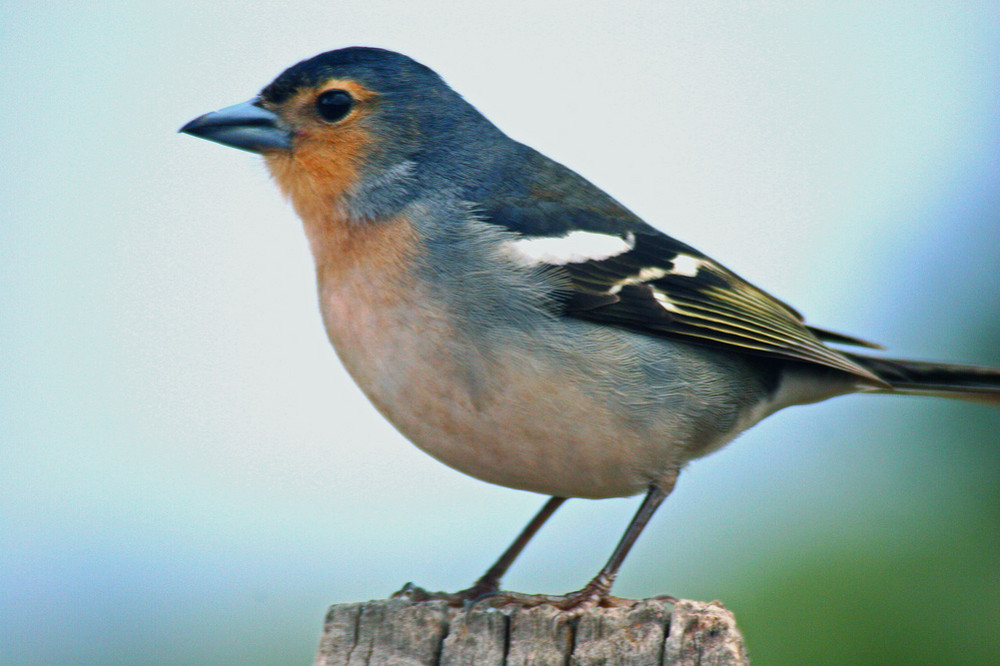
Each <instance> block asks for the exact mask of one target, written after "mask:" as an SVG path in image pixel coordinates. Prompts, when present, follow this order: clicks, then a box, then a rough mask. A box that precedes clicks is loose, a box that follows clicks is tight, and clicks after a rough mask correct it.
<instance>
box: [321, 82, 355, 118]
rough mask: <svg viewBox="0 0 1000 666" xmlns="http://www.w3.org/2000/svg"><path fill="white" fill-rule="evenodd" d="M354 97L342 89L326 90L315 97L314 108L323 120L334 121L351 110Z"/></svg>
mask: <svg viewBox="0 0 1000 666" xmlns="http://www.w3.org/2000/svg"><path fill="white" fill-rule="evenodd" d="M353 105H354V99H353V98H352V97H351V95H350V93H348V92H346V91H344V90H327V91H326V92H325V93H323V94H322V95H320V96H319V97H317V98H316V110H317V111H318V112H319V115H320V116H321V117H322V118H323V120H325V121H327V122H330V123H335V122H337V121H338V120H343V118H344V116H346V115H347V114H348V113H350V112H351V106H353Z"/></svg>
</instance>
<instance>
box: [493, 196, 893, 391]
mask: <svg viewBox="0 0 1000 666" xmlns="http://www.w3.org/2000/svg"><path fill="white" fill-rule="evenodd" d="M539 212H540V209H539V208H538V207H537V206H533V207H532V208H531V209H526V208H515V207H512V206H494V207H492V208H486V209H484V210H482V213H483V218H484V219H485V220H486V221H488V222H492V223H494V224H498V225H500V226H503V227H505V228H507V229H508V230H510V231H513V232H515V234H516V236H515V239H516V240H513V241H511V242H509V243H508V244H507V247H506V248H505V251H506V252H507V253H508V254H509V255H510V256H511V258H512V259H514V260H515V261H518V262H520V263H522V264H530V265H538V266H541V267H545V268H546V269H547V270H554V271H558V272H559V273H560V274H562V275H564V276H565V277H566V278H568V283H569V285H570V286H571V289H570V293H569V294H566V295H564V296H563V298H562V299H561V302H562V303H563V308H564V309H563V313H564V314H565V315H568V316H573V317H578V318H580V319H586V320H589V321H593V322H598V323H602V324H609V325H614V326H621V327H624V328H628V329H631V330H634V331H638V332H641V333H645V334H647V335H656V336H662V337H672V338H680V339H685V340H688V341H691V342H696V343H702V344H709V345H714V346H721V347H725V348H729V349H733V350H738V351H741V352H744V353H749V354H758V355H764V356H771V357H778V358H784V359H791V360H796V361H803V362H807V363H816V364H819V365H823V366H827V367H831V368H836V369H838V370H842V371H844V372H848V373H851V374H854V375H857V376H860V377H864V378H866V379H869V380H874V381H876V382H878V383H881V380H879V379H878V378H877V377H876V376H875V375H874V374H873V373H871V372H870V371H869V370H867V369H865V368H863V367H861V366H860V365H858V364H857V363H855V362H853V361H852V360H851V359H849V358H848V357H847V356H845V355H844V354H841V353H840V352H838V351H837V350H835V349H831V348H830V347H827V346H826V345H825V344H823V341H824V340H826V341H829V342H835V343H840V344H855V345H862V346H868V347H875V346H876V345H872V344H871V343H867V342H865V341H863V340H859V339H857V338H852V337H849V336H845V335H841V334H838V333H832V332H829V331H824V330H821V329H816V328H811V327H809V326H807V325H806V324H805V323H804V321H803V318H802V316H801V315H800V314H799V313H798V312H796V311H795V310H794V309H793V308H791V307H790V306H788V305H786V304H785V303H782V302H781V301H779V300H778V299H776V298H774V297H773V296H771V295H769V294H767V293H766V292H764V291H762V290H761V289H758V288H757V287H755V286H754V285H752V284H750V283H749V282H747V281H746V280H744V279H743V278H741V277H739V276H738V275H736V274H735V273H733V272H732V271H730V270H729V269H727V268H725V267H724V266H722V265H721V264H719V263H718V262H716V261H714V260H712V259H711V258H709V257H707V256H705V255H704V254H703V253H701V252H699V251H698V250H696V249H694V248H693V247H690V246H689V245H686V244H684V243H681V242H680V241H677V240H674V239H673V238H671V237H669V236H667V235H666V234H663V233H661V232H659V231H657V230H656V229H654V228H652V227H650V226H648V225H646V224H644V223H642V222H640V221H638V220H633V219H627V218H624V219H623V218H609V217H608V216H607V215H601V214H598V213H595V211H592V210H587V209H580V210H577V211H575V214H574V211H572V210H568V209H566V208H561V210H559V214H558V216H555V217H553V216H551V215H545V216H544V218H543V219H537V216H538V213H539ZM570 219H572V220H573V222H572V224H571V223H570V221H569V220H570Z"/></svg>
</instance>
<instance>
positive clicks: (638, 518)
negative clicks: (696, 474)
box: [486, 473, 677, 612]
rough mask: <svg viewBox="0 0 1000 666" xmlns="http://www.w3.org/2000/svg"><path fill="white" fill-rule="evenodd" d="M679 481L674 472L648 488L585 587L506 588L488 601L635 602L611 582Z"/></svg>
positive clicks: (570, 605)
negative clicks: (549, 590) (553, 591)
mask: <svg viewBox="0 0 1000 666" xmlns="http://www.w3.org/2000/svg"><path fill="white" fill-rule="evenodd" d="M676 481H677V474H676V473H674V474H672V475H671V476H670V477H669V478H667V479H664V480H663V481H662V482H660V483H658V484H653V485H652V486H650V488H649V492H648V493H646V497H645V499H643V501H642V504H641V505H640V506H639V510H638V511H636V514H635V517H634V518H632V522H630V523H629V525H628V528H627V529H626V530H625V534H623V535H622V538H621V541H619V542H618V546H617V547H615V550H614V552H613V553H611V557H610V558H609V559H608V562H607V564H605V565H604V567H603V568H602V569H601V570H600V572H599V573H598V574H597V575H596V576H595V577H594V579H593V580H591V581H590V582H589V583H587V584H586V585H585V586H584V587H583V589H581V590H577V591H576V592H570V593H569V594H565V595H561V596H558V595H547V594H521V593H519V592H506V591H504V592H498V593H496V594H493V595H490V596H489V597H488V598H487V599H486V601H487V602H488V603H490V604H491V605H495V606H499V605H504V604H520V605H522V606H528V607H531V606H541V605H542V604H551V605H553V606H555V607H557V608H559V609H560V610H564V611H571V612H580V611H583V610H586V609H588V608H592V607H594V606H624V605H629V604H632V603H633V601H632V600H630V599H621V598H618V597H612V596H611V594H610V592H611V585H612V583H614V580H615V577H616V576H617V575H618V569H619V568H620V567H621V565H622V562H624V561H625V556H626V555H628V552H629V551H630V550H631V549H632V546H633V545H634V544H635V541H636V539H638V538H639V534H640V533H641V532H642V530H643V528H644V527H646V523H648V522H649V519H650V518H652V517H653V513H654V512H655V511H656V509H657V507H659V506H660V504H662V503H663V500H664V499H666V498H667V495H669V494H670V491H671V490H673V488H674V484H675V483H676ZM660 598H662V599H666V600H668V601H673V598H672V597H666V596H664V597H660Z"/></svg>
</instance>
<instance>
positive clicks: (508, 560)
mask: <svg viewBox="0 0 1000 666" xmlns="http://www.w3.org/2000/svg"><path fill="white" fill-rule="evenodd" d="M565 501H566V498H565V497H550V498H549V501H548V502H546V503H545V506H543V507H542V508H541V510H540V511H539V512H538V513H537V514H535V517H534V518H532V519H531V522H529V523H528V524H527V525H526V526H525V528H524V529H523V530H521V533H520V534H518V535H517V538H516V539H514V542H513V543H512V544H510V546H508V547H507V550H505V551H504V552H503V554H502V555H501V556H500V558H499V559H498V560H497V561H496V562H495V563H494V564H493V566H491V567H490V568H489V569H487V570H486V573H484V574H483V575H482V576H480V578H479V580H477V581H476V582H475V583H473V584H472V587H469V588H467V589H464V590H460V591H458V592H427V591H426V590H424V589H423V588H420V587H417V586H415V585H414V584H413V583H407V584H406V585H404V586H403V589H401V590H399V591H398V592H396V593H395V594H393V595H392V596H393V598H396V597H405V598H407V599H411V600H413V601H427V600H430V599H442V600H444V601H447V602H448V603H449V604H451V605H453V606H461V605H462V604H464V603H466V602H469V601H475V600H477V599H480V598H482V597H486V596H491V595H494V594H496V593H497V592H498V591H499V590H500V579H501V578H502V577H503V575H504V574H505V573H507V569H509V568H510V565H511V564H513V563H514V560H515V559H517V556H518V555H520V554H521V551H522V550H524V547H525V546H527V545H528V542H529V541H531V538H532V537H533V536H535V534H536V533H537V532H538V530H539V529H541V527H542V525H544V524H545V522H546V521H547V520H548V519H549V518H550V517H551V516H552V514H553V513H555V512H556V509H558V508H559V507H560V506H561V505H562V503H563V502H565Z"/></svg>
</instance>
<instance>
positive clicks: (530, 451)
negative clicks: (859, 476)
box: [181, 47, 1000, 610]
mask: <svg viewBox="0 0 1000 666" xmlns="http://www.w3.org/2000/svg"><path fill="white" fill-rule="evenodd" d="M181 131H182V132H186V133H188V134H192V135H195V136H199V137H202V138H205V139H209V140H211V141H216V142H218V143H222V144H225V145H228V146H233V147H235V148H241V149H243V150H248V151H251V152H254V153H260V154H261V155H263V157H264V161H265V163H266V164H267V167H268V169H269V170H270V172H271V174H273V176H274V179H275V181H276V182H277V184H278V186H279V187H280V188H281V190H282V192H284V194H285V195H286V196H287V197H288V198H289V199H290V200H291V202H292V205H293V206H294V207H295V210H296V212H297V213H298V215H299V217H301V218H302V221H303V223H304V226H305V231H306V235H307V236H308V238H309V243H310V247H311V250H312V254H313V257H314V258H315V263H316V275H317V280H318V286H319V300H320V307H321V309H322V313H323V321H324V324H325V326H326V331H327V333H328V335H329V338H330V340H331V342H332V343H333V346H334V348H335V349H336V351H337V354H338V355H339V356H340V359H341V361H342V362H343V364H344V366H345V367H346V369H347V371H348V372H349V373H350V374H351V376H352V377H353V378H354V380H355V381H356V382H357V384H358V386H359V387H360V388H361V390H362V391H364V393H365V394H366V395H367V396H368V398H369V399H370V400H371V401H372V403H374V405H375V406H376V407H377V408H378V410H379V411H380V412H381V413H382V414H383V415H385V417H386V418H387V419H389V421H391V422H392V423H393V424H394V425H395V426H396V427H397V428H398V429H399V431H400V432H402V433H403V434H404V435H405V436H406V437H407V438H409V439H410V440H411V441H412V442H413V443H414V444H416V445H417V446H418V447H420V448H421V449H423V450H424V451H426V452H427V453H429V454H430V455H432V456H434V457H435V458H437V459H438V460H441V461H442V462H444V463H445V464H447V465H450V466H452V467H454V468H455V469H458V470H460V471H462V472H465V473H466V474H470V475H472V476H474V477H476V478H479V479H482V480H484V481H489V482H491V483H497V484H500V485H504V486H509V487H512V488H520V489H522V490H530V491H534V492H538V493H545V494H547V495H551V496H552V499H550V500H549V501H548V502H547V503H546V504H545V506H544V507H543V509H542V510H541V511H540V512H539V514H538V515H537V516H535V518H534V519H533V520H532V521H531V523H530V524H529V525H528V526H527V527H526V528H525V530H524V531H523V532H522V533H521V535H520V536H519V537H518V538H517V539H516V540H515V541H514V543H513V544H512V545H511V546H510V548H508V550H507V551H506V552H505V553H504V554H503V555H502V556H501V558H500V559H499V560H498V561H497V563H496V564H495V565H494V566H493V567H492V568H491V569H490V570H489V571H488V572H487V573H486V574H485V575H484V576H483V577H482V578H481V579H480V580H479V581H477V583H476V584H475V585H473V586H472V587H471V588H469V589H468V590H463V591H462V592H458V593H453V594H444V593H436V594H434V595H431V594H429V593H426V592H424V591H422V590H420V589H419V588H414V587H408V588H407V589H406V590H405V593H406V594H407V595H409V596H410V597H411V598H418V599H424V598H428V597H432V596H433V597H439V598H445V599H448V600H449V601H451V602H454V603H460V602H462V601H465V600H469V599H475V598H479V597H481V596H484V595H487V596H490V595H491V596H493V597H494V600H495V601H496V602H497V603H502V602H518V603H524V604H528V605H533V604H539V603H553V604H555V605H557V606H559V607H560V608H562V609H567V610H568V609H576V610H579V609H582V608H586V607H589V606H593V605H596V604H603V605H611V604H617V603H624V601H623V600H619V599H617V598H615V597H612V596H610V588H611V584H612V582H613V580H614V577H615V575H616V573H617V571H618V568H619V566H620V565H621V563H622V560H623V559H624V558H625V556H626V554H627V553H628V551H629V549H630V548H631V546H632V544H633V543H634V541H635V539H636V538H637V537H638V535H639V533H640V532H641V530H642V529H643V527H644V526H645V524H646V522H647V521H648V520H649V518H650V517H651V516H652V514H653V512H654V511H655V510H656V508H657V507H658V506H659V504H660V503H661V502H662V501H663V499H664V498H665V497H666V496H667V495H668V494H669V493H670V491H671V489H672V488H673V486H674V483H675V481H676V479H677V475H678V473H679V472H680V470H681V469H682V468H683V467H684V465H685V464H686V463H687V462H688V461H690V460H692V459H694V458H697V457H699V456H703V455H705V454H707V453H709V452H711V451H714V450H716V449H718V448H719V447H721V446H723V445H725V444H726V443H727V442H729V441H730V440H732V439H733V438H734V437H736V436H737V435H738V434H739V433H740V432H742V431H743V430H745V429H747V428H749V427H750V426H752V425H753V424H755V423H756V422H758V421H760V420H761V419H762V418H764V417H765V416H767V415H769V414H771V413H773V412H775V411H777V410H778V409H781V408H783V407H787V406H789V405H797V404H803V403H811V402H816V401H819V400H824V399H827V398H831V397H834V396H838V395H843V394H847V393H855V392H868V393H906V394H916V395H938V396H944V397H950V398H965V399H970V400H977V401H981V402H986V403H990V404H993V405H1000V370H993V369H986V368H974V367H965V366H955V365H944V364H937V363H924V362H918V361H903V360H890V359H883V358H877V357H873V356H870V355H865V354H861V353H857V352H856V351H847V350H841V349H839V348H834V347H831V346H829V344H830V343H833V344H836V345H839V346H854V347H858V346H860V347H875V345H872V344H870V343H867V342H864V341H862V340H859V339H857V338H853V337H849V336H845V335H841V334H837V333H833V332H830V331H825V330H821V329H818V328H816V327H813V326H809V325H807V324H805V323H804V321H803V319H802V317H801V316H800V315H799V314H798V313H797V312H796V311H795V310H793V309H792V308H791V307H789V306H788V305H786V304H784V303H782V302H781V301H779V300H777V299H775V298H773V297H772V296H770V295H768V294H767V293H765V292H763V291H761V290H760V289H758V288H757V287H755V286H753V285H752V284H750V283H749V282H746V281H745V280H743V279H742V278H740V277H739V276H737V275H736V274H734V273H733V272H732V271H729V270H728V269H726V268H725V267H723V266H722V265H720V264H719V263H717V262H715V261H713V260H712V259H710V258H709V257H707V256H705V255H704V254H702V253H701V252H699V251H698V250H696V249H694V248H693V247H691V246H689V245H685V244H684V243H681V242H679V241H677V240H674V239H673V238H670V237H669V236H666V235H664V234H663V233H661V232H659V231H657V230H656V229H654V228H653V227H651V226H649V225H648V224H646V223H645V222H643V221H642V220H640V219H639V218H638V217H636V216H635V215H634V214H633V213H631V212H630V211H629V210H628V209H626V208H625V207H624V206H622V205H621V204H620V203H618V202H617V201H615V200H614V199H612V198H611V197H610V196H608V195H607V194H605V193H604V192H603V191H601V190H600V189H598V188H597V187H595V186H594V185H592V184H591V183H589V182H588V181H586V180H584V179H583V178H582V177H580V176H579V175H577V174H576V173H574V172H573V171H571V170H569V169H567V168H566V167H564V166H562V165H561V164H558V163H556V162H554V161H552V160H550V159H548V158H547V157H545V156H544V155H541V154H540V153H538V152H536V151H534V150H532V149H531V148H529V147H527V146H525V145H522V144H520V143H517V142H516V141H513V140H511V139H510V138H508V137H507V136H506V135H504V134H503V133H502V132H501V131H500V130H499V129H497V127H496V126H495V125H493V124H492V123H491V122H490V121H489V120H487V119H486V118H485V117H484V116H483V115H482V114H480V113H479V112H478V111H477V110H476V109H474V108H473V107H472V106H471V105H470V104H468V103H467V102H466V101H465V100H463V99H462V98H461V97H460V96H459V95H458V94H457V93H456V92H455V91H453V90H452V89H451V88H449V87H448V86H447V85H446V84H445V83H444V82H443V81H442V80H441V78H440V77H439V76H438V75H437V74H435V73H434V72H433V71H431V70H430V69H428V68H427V67H425V66H423V65H421V64H419V63H417V62H415V61H414V60H411V59H410V58H408V57H406V56H404V55H401V54H398V53H393V52H391V51H385V50H381V49H374V48H360V47H355V48H345V49H340V50H337V51H330V52H328V53H323V54H321V55H318V56H316V57H314V58H311V59H309V60H305V61H303V62H300V63H298V64H297V65H295V66H293V67H291V68H289V69H288V70H286V71H285V72H284V73H282V74H281V75H280V76H279V77H278V78H277V79H275V80H274V81H273V82H272V83H270V84H269V85H268V86H267V87H265V88H264V89H263V90H262V91H261V92H260V94H259V95H258V96H257V97H255V98H253V99H252V100H251V101H248V102H246V103H243V104H238V105H236V106H232V107H229V108H227V109H223V110H222V111H217V112H214V113H209V114H206V115H204V116H201V117H199V118H197V119H195V120H193V121H191V122H190V123H188V124H187V125H185V126H184V127H183V128H182V130H181ZM643 491H646V496H645V499H644V501H643V503H642V505H641V507H640V508H639V511H638V513H637V514H636V516H635V518H634V519H633V520H632V522H631V523H630V525H629V527H628V529H627V530H626V532H625V534H624V536H623V537H622V539H621V541H620V543H619V544H618V546H617V547H616V549H615V550H614V552H613V554H612V556H611V558H610V559H609V560H608V562H607V564H606V565H605V567H604V568H603V569H602V570H601V571H600V573H599V574H598V575H597V576H596V577H595V578H594V579H593V580H592V581H591V582H590V583H588V584H587V585H586V586H585V587H584V588H583V589H581V590H579V591H577V592H573V593H570V594H567V595H563V596H546V595H524V594H517V593H513V592H500V591H499V590H500V587H499V585H500V577H501V576H502V575H503V573H504V572H505V571H506V569H507V567H508V566H509V565H510V564H511V562H512V561H513V560H514V558H515V557H516V556H517V555H518V553H519V552H520V551H521V549H522V548H523V547H524V546H525V544H526V543H527V542H528V540H529V539H530V538H531V536H532V535H533V534H534V533H535V531H536V530H537V529H538V528H539V527H541V525H542V523H544V522H545V520H546V519H547V518H548V517H549V516H550V515H551V514H552V512H554V511H555V510H556V508H558V506H559V505H560V504H561V503H562V502H563V501H564V498H568V497H589V498H603V497H617V496H626V495H633V494H637V493H640V492H643Z"/></svg>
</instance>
